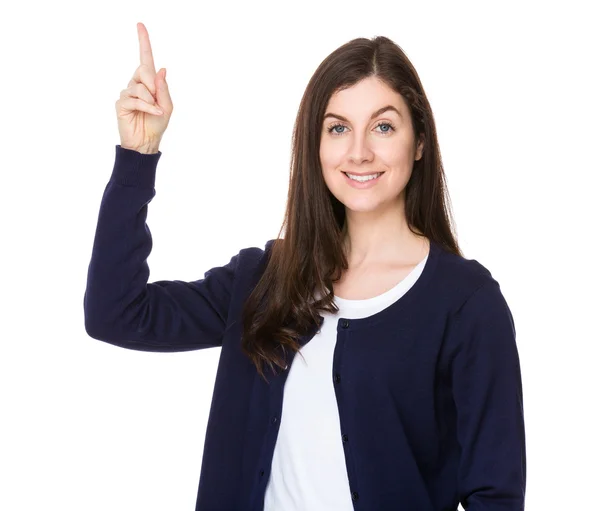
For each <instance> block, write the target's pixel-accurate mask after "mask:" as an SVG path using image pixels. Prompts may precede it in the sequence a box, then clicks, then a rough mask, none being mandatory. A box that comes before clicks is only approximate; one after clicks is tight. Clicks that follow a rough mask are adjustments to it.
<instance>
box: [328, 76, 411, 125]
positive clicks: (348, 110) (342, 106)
mask: <svg viewBox="0 0 600 511" xmlns="http://www.w3.org/2000/svg"><path fill="white" fill-rule="evenodd" d="M384 105H393V106H395V107H396V108H397V109H398V110H399V111H400V113H401V114H404V113H407V112H408V106H407V105H406V102H405V101H404V98H403V97H402V96H401V95H400V94H398V93H397V92H396V91H395V90H394V89H392V88H391V87H389V86H388V85H386V84H385V83H383V82H382V81H381V80H379V79H377V78H375V77H369V78H365V79H364V80H361V81H360V82H358V83H356V84H354V85H353V86H352V87H348V88H346V89H343V90H340V91H337V92H336V93H334V94H333V95H332V96H331V98H330V99H329V102H328V103H327V108H326V109H325V113H329V112H331V113H336V114H340V115H343V116H344V117H356V118H368V117H369V116H370V115H371V114H372V113H373V112H374V111H376V110H377V109H379V108H381V107H382V106H384ZM390 115H396V114H393V113H391V112H390Z"/></svg>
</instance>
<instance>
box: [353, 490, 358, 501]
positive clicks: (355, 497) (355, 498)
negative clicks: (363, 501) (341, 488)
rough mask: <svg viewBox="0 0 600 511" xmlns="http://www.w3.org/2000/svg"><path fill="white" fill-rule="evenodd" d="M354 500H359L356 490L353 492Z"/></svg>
mask: <svg viewBox="0 0 600 511" xmlns="http://www.w3.org/2000/svg"><path fill="white" fill-rule="evenodd" d="M352 500H358V493H356V492H355V491H353V492H352Z"/></svg>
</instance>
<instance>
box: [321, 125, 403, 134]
mask: <svg viewBox="0 0 600 511" xmlns="http://www.w3.org/2000/svg"><path fill="white" fill-rule="evenodd" d="M380 126H388V129H385V130H382V131H380V133H382V134H384V135H387V134H389V133H391V132H393V131H395V130H396V128H395V127H394V126H393V124H391V123H389V122H380V123H379V124H377V126H375V127H376V128H379V127H380ZM345 127H346V126H344V125H343V124H340V123H337V124H334V125H333V126H329V128H327V132H328V133H331V134H332V135H334V136H336V137H337V136H339V135H343V134H344V132H343V131H338V130H337V128H345Z"/></svg>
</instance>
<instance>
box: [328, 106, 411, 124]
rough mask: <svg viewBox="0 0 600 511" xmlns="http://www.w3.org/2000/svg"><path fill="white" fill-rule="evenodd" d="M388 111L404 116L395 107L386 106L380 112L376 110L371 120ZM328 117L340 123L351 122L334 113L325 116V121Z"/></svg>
mask: <svg viewBox="0 0 600 511" xmlns="http://www.w3.org/2000/svg"><path fill="white" fill-rule="evenodd" d="M388 110H392V111H394V112H396V113H397V114H398V115H399V116H400V117H402V114H401V113H400V112H399V111H398V109H397V108H396V107H395V106H392V105H386V106H384V107H381V108H380V109H379V110H376V111H375V112H373V115H371V119H370V120H373V119H375V117H377V116H379V115H381V114H382V113H384V112H387V111H388ZM327 117H334V118H336V119H339V120H340V121H344V122H350V121H349V120H348V119H346V118H345V117H344V116H342V115H339V114H334V113H332V112H328V113H326V114H325V116H324V117H323V120H325V119H326V118H327Z"/></svg>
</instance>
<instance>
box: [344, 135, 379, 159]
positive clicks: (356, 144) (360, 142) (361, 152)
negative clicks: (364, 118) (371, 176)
mask: <svg viewBox="0 0 600 511" xmlns="http://www.w3.org/2000/svg"><path fill="white" fill-rule="evenodd" d="M372 156H373V151H372V150H371V148H370V147H369V141H368V139H367V138H366V137H364V136H361V135H356V136H355V137H353V139H352V142H351V144H350V147H349V148H348V159H349V160H350V161H351V162H353V163H355V164H357V165H360V164H361V163H362V162H364V161H368V160H370V159H371V158H372Z"/></svg>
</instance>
